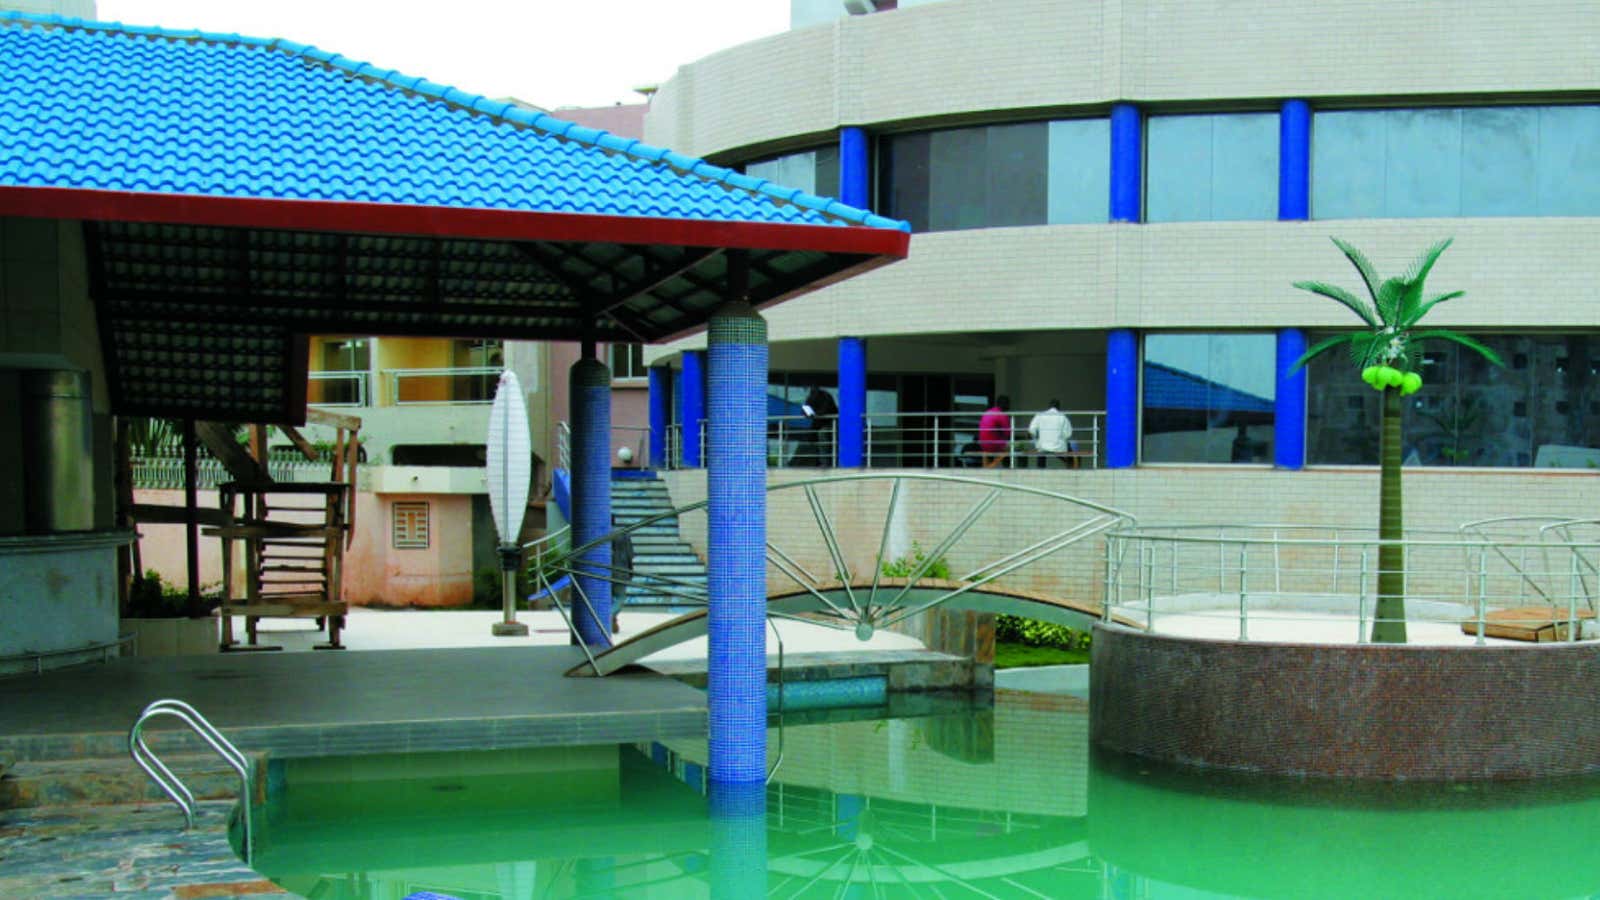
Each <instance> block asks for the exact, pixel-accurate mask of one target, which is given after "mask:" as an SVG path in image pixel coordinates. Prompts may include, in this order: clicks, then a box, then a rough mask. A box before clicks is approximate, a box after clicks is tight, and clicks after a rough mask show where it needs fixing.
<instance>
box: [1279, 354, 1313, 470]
mask: <svg viewBox="0 0 1600 900" xmlns="http://www.w3.org/2000/svg"><path fill="white" fill-rule="evenodd" d="M1305 352H1306V335H1305V332H1303V331H1301V330H1300V329H1298V328H1283V329H1280V330H1279V331H1278V366H1277V369H1278V397H1277V400H1276V401H1275V403H1274V406H1275V409H1274V410H1273V412H1274V422H1273V427H1272V447H1273V450H1272V457H1273V462H1275V463H1276V464H1277V465H1278V467H1279V468H1282V469H1299V468H1302V467H1303V466H1305V464H1306V370H1305V369H1301V370H1299V371H1298V372H1293V373H1291V372H1290V371H1289V368H1290V367H1291V366H1293V365H1294V363H1295V360H1297V359H1299V358H1300V357H1301V356H1302V355H1304V354H1305Z"/></svg>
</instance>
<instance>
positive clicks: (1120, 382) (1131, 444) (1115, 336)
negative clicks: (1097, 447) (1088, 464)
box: [1106, 328, 1139, 469]
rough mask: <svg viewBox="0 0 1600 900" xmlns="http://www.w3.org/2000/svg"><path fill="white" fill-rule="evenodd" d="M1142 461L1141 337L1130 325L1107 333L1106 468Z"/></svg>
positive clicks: (1125, 466) (1116, 467)
mask: <svg viewBox="0 0 1600 900" xmlns="http://www.w3.org/2000/svg"><path fill="white" fill-rule="evenodd" d="M1138 460H1139V338H1138V337H1137V336H1136V335H1135V334H1134V333H1133V331H1132V330H1131V329H1128V328H1113V329H1112V330H1111V331H1109V332H1107V333H1106V467H1107V468H1111V469H1125V468H1127V467H1129V466H1131V465H1133V464H1134V463H1136V462H1138Z"/></svg>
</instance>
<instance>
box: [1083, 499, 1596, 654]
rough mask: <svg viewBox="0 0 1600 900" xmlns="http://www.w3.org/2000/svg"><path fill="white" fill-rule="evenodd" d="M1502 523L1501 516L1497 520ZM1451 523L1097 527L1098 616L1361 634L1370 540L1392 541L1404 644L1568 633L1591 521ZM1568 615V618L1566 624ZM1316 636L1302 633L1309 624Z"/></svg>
mask: <svg viewBox="0 0 1600 900" xmlns="http://www.w3.org/2000/svg"><path fill="white" fill-rule="evenodd" d="M1500 521H1508V520H1500ZM1543 524H1544V525H1546V526H1549V527H1541V528H1537V529H1534V528H1522V529H1515V530H1514V529H1509V528H1504V527H1502V528H1499V529H1492V528H1485V527H1483V523H1473V524H1471V525H1466V526H1462V528H1461V529H1459V530H1456V531H1428V530H1423V529H1407V531H1406V538H1405V539H1404V540H1402V541H1394V542H1386V541H1382V540H1379V539H1378V537H1377V534H1376V531H1375V530H1373V529H1366V528H1335V527H1322V526H1305V525H1224V526H1218V525H1192V526H1181V527H1169V528H1148V527H1145V528H1139V529H1137V530H1123V531H1118V532H1113V533H1111V534H1108V535H1107V536H1106V558H1105V570H1104V574H1105V596H1106V599H1107V601H1108V602H1107V604H1106V614H1107V617H1108V618H1109V617H1111V616H1117V617H1120V618H1121V619H1122V620H1123V621H1130V620H1131V621H1133V622H1135V623H1138V624H1139V625H1140V626H1142V627H1144V628H1145V629H1146V630H1152V631H1157V632H1173V633H1178V632H1181V633H1183V634H1186V635H1190V636H1198V637H1213V638H1219V639H1229V640H1234V639H1237V640H1288V641H1294V640H1297V639H1305V640H1311V641H1313V642H1324V641H1326V640H1331V641H1333V642H1337V643H1345V642H1349V643H1358V642H1364V641H1367V640H1368V639H1369V638H1370V635H1371V628H1372V624H1373V620H1374V618H1375V617H1376V615H1377V606H1378V575H1379V564H1378V558H1379V553H1378V551H1379V549H1380V548H1381V547H1383V546H1385V545H1386V544H1387V545H1390V546H1394V545H1398V546H1399V547H1400V548H1401V552H1402V556H1403V559H1404V564H1403V568H1402V572H1403V574H1404V576H1405V621H1406V623H1407V625H1408V630H1409V631H1410V632H1411V634H1410V635H1409V639H1410V641H1411V642H1412V643H1459V642H1463V640H1466V641H1470V642H1471V643H1475V644H1479V645H1481V644H1483V643H1484V642H1485V638H1486V637H1492V636H1494V635H1492V634H1489V632H1490V631H1491V630H1494V629H1495V628H1496V627H1497V626H1503V627H1505V628H1513V629H1516V628H1521V629H1529V630H1532V631H1538V630H1539V629H1547V630H1548V633H1542V634H1537V635H1536V637H1537V639H1539V640H1579V639H1581V638H1583V637H1584V636H1585V634H1586V632H1588V631H1589V630H1590V629H1592V626H1589V627H1585V626H1583V625H1582V624H1581V622H1582V621H1583V620H1585V619H1588V618H1591V617H1593V616H1594V614H1595V612H1596V609H1597V594H1600V577H1597V574H1596V573H1597V572H1600V523H1597V522H1596V521H1594V520H1562V519H1556V518H1553V517H1550V518H1546V519H1544V520H1543ZM1571 623H1580V624H1579V625H1577V626H1576V627H1575V626H1574V625H1573V624H1571ZM1313 634H1316V635H1320V637H1309V636H1310V635H1313Z"/></svg>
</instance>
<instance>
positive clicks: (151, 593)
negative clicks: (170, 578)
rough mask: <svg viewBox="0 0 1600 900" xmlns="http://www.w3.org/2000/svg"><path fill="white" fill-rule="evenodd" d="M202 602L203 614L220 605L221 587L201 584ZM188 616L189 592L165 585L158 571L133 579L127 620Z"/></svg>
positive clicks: (150, 570)
mask: <svg viewBox="0 0 1600 900" xmlns="http://www.w3.org/2000/svg"><path fill="white" fill-rule="evenodd" d="M200 603H201V605H202V606H203V607H204V608H203V609H202V610H201V614H202V615H204V614H205V613H209V612H211V611H212V610H214V609H216V608H217V607H218V606H221V605H222V585H221V584H220V583H218V584H203V585H201V586H200ZM187 615H189V592H188V591H187V590H185V589H184V588H180V587H178V586H176V585H171V584H166V583H164V582H163V581H162V580H161V573H160V572H157V571H156V570H155V569H149V570H146V571H145V573H144V574H143V575H136V576H134V579H133V583H132V585H131V586H130V588H129V590H128V609H127V612H126V613H125V618H129V619H175V618H180V617H182V616H187Z"/></svg>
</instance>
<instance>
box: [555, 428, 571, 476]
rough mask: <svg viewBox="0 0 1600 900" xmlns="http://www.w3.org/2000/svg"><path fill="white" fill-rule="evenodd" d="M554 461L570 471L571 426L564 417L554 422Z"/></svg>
mask: <svg viewBox="0 0 1600 900" xmlns="http://www.w3.org/2000/svg"><path fill="white" fill-rule="evenodd" d="M556 463H557V464H558V465H559V466H561V468H563V469H566V470H567V471H569V472H570V471H572V426H571V425H569V424H567V422H566V420H565V419H563V420H562V421H560V422H557V423H556Z"/></svg>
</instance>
